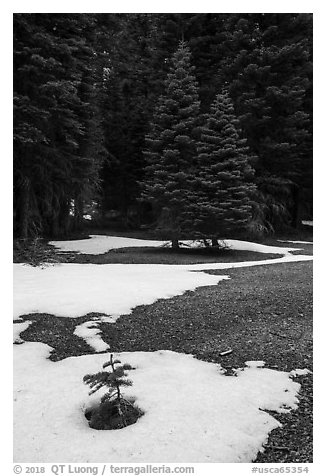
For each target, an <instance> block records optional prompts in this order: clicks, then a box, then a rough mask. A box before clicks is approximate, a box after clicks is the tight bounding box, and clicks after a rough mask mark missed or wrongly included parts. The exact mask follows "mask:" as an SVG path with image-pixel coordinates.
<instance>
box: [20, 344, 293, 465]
mask: <svg viewBox="0 0 326 476" xmlns="http://www.w3.org/2000/svg"><path fill="white" fill-rule="evenodd" d="M49 351H50V348H49V347H48V346H46V345H44V344H39V343H25V344H23V345H20V346H17V349H16V352H15V405H14V408H15V410H14V411H15V413H14V420H15V425H14V438H15V457H14V459H15V462H24V461H25V462H26V461H28V462H34V463H35V462H39V463H41V462H42V463H45V462H53V461H60V462H84V463H86V462H107V461H110V463H113V462H157V461H160V462H171V463H172V462H201V463H203V462H215V463H218V462H220V463H226V462H238V463H240V462H250V461H251V460H252V459H254V458H255V456H256V454H257V453H258V451H259V450H261V449H262V445H263V444H264V443H265V442H266V440H267V436H268V433H269V432H270V431H271V430H272V429H274V428H276V427H277V426H279V423H278V422H277V420H276V419H275V418H273V417H272V416H270V415H269V414H268V413H266V412H265V411H263V410H265V409H267V410H274V411H279V412H284V411H289V410H290V409H293V408H296V406H297V402H298V400H297V392H298V391H299V388H300V385H299V384H298V383H295V382H293V380H292V379H291V378H290V374H288V373H286V372H278V371H275V370H270V369H264V368H255V367H250V368H245V369H244V370H239V371H238V376H236V377H235V376H234V377H233V376H224V375H223V370H222V369H221V367H220V366H218V365H215V364H210V363H207V362H202V361H198V360H196V359H194V358H193V357H191V356H189V355H184V354H178V353H175V352H170V351H158V352H148V353H147V352H132V353H123V354H120V355H119V358H121V359H122V361H123V362H128V363H130V364H131V365H132V366H133V367H135V368H136V369H135V370H132V371H130V373H129V377H130V378H131V379H132V381H133V386H132V387H129V388H128V389H127V391H126V392H125V394H126V395H132V396H134V397H136V403H137V405H138V406H139V407H140V408H141V409H142V410H143V411H144V413H145V414H144V416H143V417H141V418H140V419H139V420H138V422H137V423H136V424H135V425H132V426H130V427H128V428H125V429H122V430H114V431H97V430H93V429H91V428H89V427H88V422H87V420H86V418H85V416H84V411H85V409H86V408H88V407H90V406H92V404H94V401H95V400H97V399H98V397H97V399H95V397H92V398H91V397H89V396H88V394H87V387H86V386H85V385H84V384H83V383H82V378H83V376H84V375H85V374H86V373H93V372H96V371H98V370H100V368H101V366H102V364H103V362H105V361H106V360H108V359H109V354H101V355H87V356H83V357H71V358H68V359H65V360H63V361H61V362H56V363H53V362H51V361H50V360H48V359H46V357H47V356H48V353H49ZM26 362H28V366H29V367H30V369H31V370H32V371H31V372H26ZM251 365H253V363H251ZM44 376H46V380H45V378H44ZM194 376H195V378H194ZM285 406H286V408H285ZM194 437H195V438H196V444H194Z"/></svg>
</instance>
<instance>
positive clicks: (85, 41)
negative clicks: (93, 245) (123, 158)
mask: <svg viewBox="0 0 326 476" xmlns="http://www.w3.org/2000/svg"><path fill="white" fill-rule="evenodd" d="M94 26H95V25H94V18H93V17H92V16H88V15H83V14H81V15H79V14H76V15H65V14H17V15H15V16H14V210H15V231H16V233H17V235H19V236H21V237H24V238H25V237H28V236H30V235H35V234H41V233H43V234H47V235H52V236H56V235H59V234H60V233H63V232H65V231H67V226H68V220H69V212H70V207H71V200H72V199H75V198H76V195H79V196H80V195H81V194H85V193H86V191H87V193H89V191H90V190H91V189H93V188H94V187H95V185H96V183H97V178H98V164H99V162H100V160H101V159H100V157H99V155H98V154H94V153H93V152H94V149H93V151H92V153H91V155H90V149H91V148H92V147H90V146H91V144H92V143H93V144H95V143H98V142H99V136H98V135H94V134H93V133H90V132H91V130H94V127H93V126H92V125H91V123H92V122H93V123H94V101H92V100H91V97H94V94H93V92H94V91H93V89H94V85H93V81H92V80H90V73H89V71H88V70H89V65H90V64H92V65H93V58H94V57H95V55H94V45H93V44H92V41H91V33H90V32H91V31H92V29H93V27H94ZM87 77H88V78H89V79H87ZM87 89H88V91H87V92H86V90H87ZM91 116H93V119H91Z"/></svg>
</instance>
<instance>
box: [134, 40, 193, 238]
mask: <svg viewBox="0 0 326 476" xmlns="http://www.w3.org/2000/svg"><path fill="white" fill-rule="evenodd" d="M190 56H191V55H190V50H189V48H188V46H187V45H186V44H185V43H184V42H181V43H180V45H179V48H178V49H177V51H176V53H175V54H174V55H173V57H172V65H171V69H170V72H169V74H168V76H167V80H166V85H165V87H166V90H165V94H164V95H162V96H161V97H160V99H159V101H158V105H157V108H156V110H155V113H154V117H153V122H152V125H151V131H150V133H149V134H148V135H147V137H146V145H147V149H146V150H145V157H146V163H147V165H146V167H145V174H146V175H145V180H144V181H143V194H142V197H143V199H146V200H148V201H150V202H151V203H152V206H153V210H154V215H155V217H156V218H157V229H159V230H161V232H162V233H163V234H164V235H165V236H166V237H168V238H170V239H171V240H172V245H173V246H174V247H178V240H179V239H180V238H181V236H182V234H183V233H185V232H192V231H193V217H192V216H191V204H192V203H194V201H195V188H194V177H195V176H196V173H197V149H196V148H197V134H198V120H199V108H200V103H199V99H198V87H197V82H196V79H195V76H194V67H193V66H191V63H190Z"/></svg>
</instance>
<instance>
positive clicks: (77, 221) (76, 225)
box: [74, 195, 84, 230]
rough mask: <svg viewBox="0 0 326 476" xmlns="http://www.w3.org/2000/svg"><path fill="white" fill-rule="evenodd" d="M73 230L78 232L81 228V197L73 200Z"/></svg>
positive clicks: (82, 202) (82, 211) (82, 208)
mask: <svg viewBox="0 0 326 476" xmlns="http://www.w3.org/2000/svg"><path fill="white" fill-rule="evenodd" d="M74 208H75V209H74V228H75V230H80V229H81V228H82V226H83V215H84V201H83V198H82V196H81V195H79V196H78V197H76V198H75V207H74Z"/></svg>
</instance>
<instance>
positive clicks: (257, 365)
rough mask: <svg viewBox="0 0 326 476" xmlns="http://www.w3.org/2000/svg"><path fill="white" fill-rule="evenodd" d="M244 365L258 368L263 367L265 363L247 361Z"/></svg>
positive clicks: (262, 361) (261, 361)
mask: <svg viewBox="0 0 326 476" xmlns="http://www.w3.org/2000/svg"><path fill="white" fill-rule="evenodd" d="M245 365H246V366H247V367H251V368H258V367H264V365H265V362H264V360H247V362H245Z"/></svg>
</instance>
